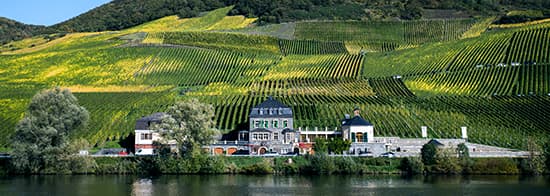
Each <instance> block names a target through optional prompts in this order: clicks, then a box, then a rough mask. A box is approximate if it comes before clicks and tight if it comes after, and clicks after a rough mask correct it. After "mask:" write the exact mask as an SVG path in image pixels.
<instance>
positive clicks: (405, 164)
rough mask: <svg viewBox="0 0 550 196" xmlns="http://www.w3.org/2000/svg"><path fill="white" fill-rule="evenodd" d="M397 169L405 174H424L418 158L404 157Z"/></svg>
mask: <svg viewBox="0 0 550 196" xmlns="http://www.w3.org/2000/svg"><path fill="white" fill-rule="evenodd" d="M399 169H400V170H401V171H403V172H405V173H407V174H411V175H414V174H423V173H424V163H423V162H422V159H421V158H419V157H406V158H403V159H401V165H399Z"/></svg>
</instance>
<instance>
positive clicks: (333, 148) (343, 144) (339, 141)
mask: <svg viewBox="0 0 550 196" xmlns="http://www.w3.org/2000/svg"><path fill="white" fill-rule="evenodd" d="M350 147H351V141H350V140H344V139H343V138H330V141H329V142H328V150H329V152H332V153H334V154H342V153H344V152H345V151H348V150H349V148H350Z"/></svg>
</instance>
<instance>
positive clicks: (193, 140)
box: [153, 99, 219, 157]
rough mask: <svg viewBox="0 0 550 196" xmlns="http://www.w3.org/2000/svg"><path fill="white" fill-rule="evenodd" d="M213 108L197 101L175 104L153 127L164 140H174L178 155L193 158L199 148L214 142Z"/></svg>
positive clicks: (191, 100)
mask: <svg viewBox="0 0 550 196" xmlns="http://www.w3.org/2000/svg"><path fill="white" fill-rule="evenodd" d="M213 119H214V108H213V107H212V105H208V104H203V103H201V102H199V101H198V100H197V99H190V100H187V101H181V102H177V103H176V104H175V105H173V106H171V107H170V108H168V111H167V115H166V116H165V117H164V118H163V119H162V121H161V123H160V124H157V125H153V129H154V130H155V131H156V132H158V133H159V134H160V135H161V136H162V138H164V140H175V141H176V142H177V146H178V150H180V152H181V153H179V154H180V155H185V156H189V157H195V156H196V155H198V154H200V153H201V150H200V149H201V147H202V146H204V145H208V144H211V143H212V142H214V136H215V135H218V134H219V132H218V131H217V130H216V129H214V126H215V122H214V120H213Z"/></svg>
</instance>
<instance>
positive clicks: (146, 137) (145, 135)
mask: <svg viewBox="0 0 550 196" xmlns="http://www.w3.org/2000/svg"><path fill="white" fill-rule="evenodd" d="M141 139H142V140H152V139H153V134H152V133H142V134H141Z"/></svg>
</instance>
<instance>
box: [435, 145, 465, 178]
mask: <svg viewBox="0 0 550 196" xmlns="http://www.w3.org/2000/svg"><path fill="white" fill-rule="evenodd" d="M453 155H454V154H453V152H451V151H450V149H443V150H439V151H438V152H437V155H436V159H435V164H434V165H430V166H429V167H428V168H427V171H428V173H438V174H460V173H461V172H462V167H460V164H459V161H458V158H457V157H455V156H453Z"/></svg>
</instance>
